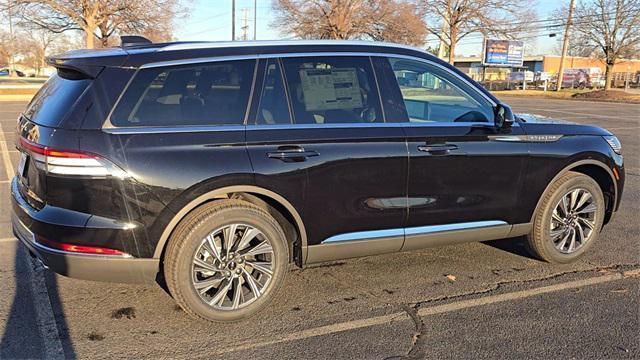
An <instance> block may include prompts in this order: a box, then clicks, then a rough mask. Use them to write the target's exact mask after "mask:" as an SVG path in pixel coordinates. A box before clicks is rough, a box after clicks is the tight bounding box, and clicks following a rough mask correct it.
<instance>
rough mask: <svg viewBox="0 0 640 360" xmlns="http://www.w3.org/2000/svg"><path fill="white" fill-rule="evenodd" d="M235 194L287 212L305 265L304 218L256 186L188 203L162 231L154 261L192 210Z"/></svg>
mask: <svg viewBox="0 0 640 360" xmlns="http://www.w3.org/2000/svg"><path fill="white" fill-rule="evenodd" d="M234 194H240V195H243V196H240V198H242V199H243V200H246V201H248V202H251V203H254V204H256V202H258V201H262V202H264V203H265V204H267V205H269V206H271V207H273V208H275V210H276V211H277V212H279V213H282V212H284V211H286V213H285V214H281V215H282V216H283V217H284V218H285V219H286V221H290V222H291V220H293V221H292V222H293V223H292V225H293V226H294V227H295V230H296V232H297V236H298V238H299V249H297V250H298V251H300V257H301V258H300V262H301V263H304V260H305V259H306V256H307V233H306V230H305V227H304V223H303V222H302V217H301V216H300V214H299V213H298V211H297V210H296V209H295V208H294V207H293V205H291V203H290V202H289V201H287V200H286V199H285V198H284V197H283V196H281V195H280V194H278V193H276V192H273V191H271V190H267V189H264V188H261V187H258V186H255V185H233V186H226V187H221V188H218V189H215V190H211V191H208V192H206V193H204V194H201V195H200V196H198V197H196V198H195V199H193V200H191V201H190V202H188V203H187V204H186V205H184V206H183V207H182V208H181V209H180V210H179V211H178V212H177V213H176V214H175V215H174V216H173V217H172V218H171V220H170V221H169V223H168V224H167V226H166V227H165V228H164V230H163V231H162V234H161V235H160V238H159V239H158V243H157V244H156V248H155V250H154V253H153V258H154V259H161V258H162V256H163V253H164V250H165V248H166V246H167V243H168V241H169V238H170V237H171V234H172V233H173V231H174V230H175V228H176V227H177V226H178V224H179V223H180V221H182V219H184V218H185V217H186V216H187V215H188V214H189V213H190V212H191V211H192V210H194V209H195V208H197V207H199V206H201V205H203V204H205V203H208V202H210V201H215V200H219V199H225V198H230V196H231V195H234ZM245 195H247V196H245ZM256 199H258V200H256ZM256 205H262V203H259V204H256ZM274 205H275V206H274ZM276 220H278V221H279V222H280V221H281V219H276ZM285 231H286V229H285ZM294 246H295V244H294ZM294 251H295V250H294ZM298 265H301V264H298Z"/></svg>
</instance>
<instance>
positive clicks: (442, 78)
mask: <svg viewBox="0 0 640 360" xmlns="http://www.w3.org/2000/svg"><path fill="white" fill-rule="evenodd" d="M389 61H390V63H391V67H392V69H393V73H394V75H395V78H396V81H397V84H398V86H399V87H400V91H401V93H402V98H403V100H404V104H405V107H406V109H407V114H408V116H409V121H410V122H489V121H491V120H492V119H493V107H492V106H491V104H490V103H489V102H488V101H486V100H485V99H484V98H482V96H480V95H479V94H478V93H477V92H476V91H474V90H473V89H471V88H470V87H469V85H467V84H465V83H464V82H463V81H462V80H460V79H457V78H456V77H455V76H454V75H452V74H450V73H447V72H446V71H444V70H441V69H439V68H437V67H436V66H433V65H429V64H426V63H423V62H420V61H415V60H405V59H390V60H389Z"/></svg>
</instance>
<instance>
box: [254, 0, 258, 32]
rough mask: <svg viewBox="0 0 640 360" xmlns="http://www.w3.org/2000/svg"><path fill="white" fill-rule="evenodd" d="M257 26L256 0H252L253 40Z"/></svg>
mask: <svg viewBox="0 0 640 360" xmlns="http://www.w3.org/2000/svg"><path fill="white" fill-rule="evenodd" d="M257 26H258V0H253V41H256V33H257Z"/></svg>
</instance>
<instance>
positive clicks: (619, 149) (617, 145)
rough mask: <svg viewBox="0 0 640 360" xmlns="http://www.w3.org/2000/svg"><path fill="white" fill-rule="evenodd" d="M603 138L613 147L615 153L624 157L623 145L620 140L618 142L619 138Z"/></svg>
mask: <svg viewBox="0 0 640 360" xmlns="http://www.w3.org/2000/svg"><path fill="white" fill-rule="evenodd" d="M603 138H604V139H605V140H606V141H607V143H608V144H609V146H611V149H613V151H614V152H615V153H616V154H618V155H622V144H621V143H620V140H618V138H617V137H615V136H613V135H610V136H603Z"/></svg>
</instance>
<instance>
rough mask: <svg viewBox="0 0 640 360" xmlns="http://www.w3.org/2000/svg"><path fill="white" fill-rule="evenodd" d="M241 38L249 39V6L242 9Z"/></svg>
mask: <svg viewBox="0 0 640 360" xmlns="http://www.w3.org/2000/svg"><path fill="white" fill-rule="evenodd" d="M240 29H242V40H244V41H247V40H248V39H249V8H243V9H242V27H241V28H240Z"/></svg>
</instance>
